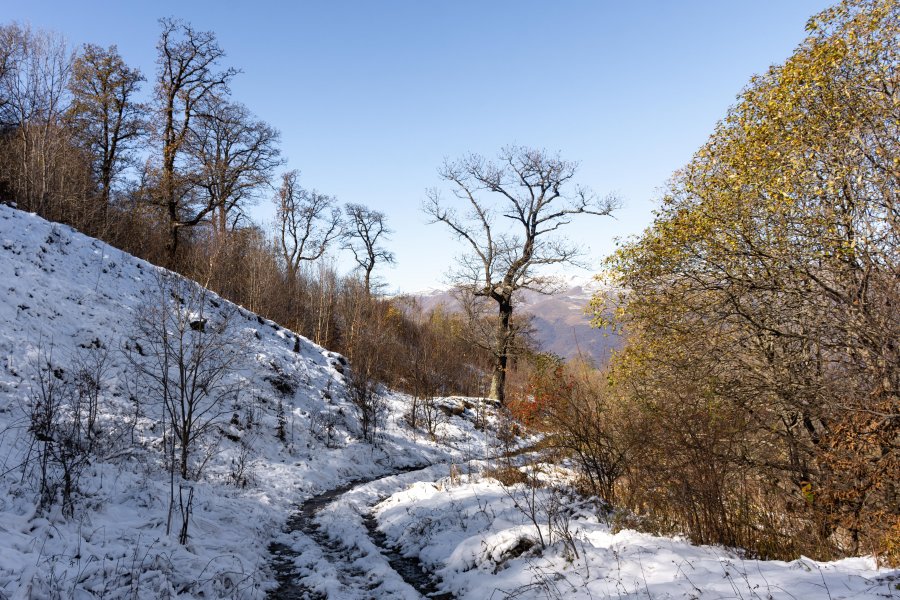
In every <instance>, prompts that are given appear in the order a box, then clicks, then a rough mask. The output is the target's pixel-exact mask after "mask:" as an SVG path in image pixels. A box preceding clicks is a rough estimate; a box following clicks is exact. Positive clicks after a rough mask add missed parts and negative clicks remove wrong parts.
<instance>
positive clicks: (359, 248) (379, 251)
mask: <svg viewBox="0 0 900 600" xmlns="http://www.w3.org/2000/svg"><path fill="white" fill-rule="evenodd" d="M344 212H345V213H346V215H347V227H346V230H345V232H344V246H343V248H344V249H345V250H349V251H350V252H351V253H352V254H353V259H354V260H355V261H356V264H357V265H358V266H359V268H360V269H362V271H363V283H364V285H365V288H366V292H367V293H368V294H369V295H371V294H372V271H373V270H375V265H376V264H378V263H388V264H392V263H393V262H394V253H393V252H390V251H389V250H387V249H385V248H384V247H383V246H382V245H381V242H382V241H383V240H385V239H388V237H389V236H390V234H391V233H392V232H391V230H390V229H388V228H387V226H386V225H385V223H384V221H385V217H384V213H382V212H379V211H377V210H373V209H371V208H369V207H367V206H363V205H362V204H347V205H346V206H345V207H344Z"/></svg>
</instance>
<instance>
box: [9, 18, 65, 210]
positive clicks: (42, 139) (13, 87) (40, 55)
mask: <svg viewBox="0 0 900 600" xmlns="http://www.w3.org/2000/svg"><path fill="white" fill-rule="evenodd" d="M3 38H4V39H3V40H2V41H3V43H4V46H6V47H5V49H4V50H3V51H2V54H3V55H4V56H3V58H4V63H5V65H4V68H5V70H6V72H5V73H4V74H3V77H2V78H0V98H3V100H2V102H0V104H2V109H3V113H2V115H0V122H2V123H3V124H4V125H5V126H6V127H8V128H9V130H10V131H11V132H12V133H13V135H12V136H11V142H12V144H11V151H10V153H9V156H8V157H7V158H6V160H7V161H8V164H6V165H4V168H3V171H4V173H3V178H4V179H6V180H7V184H8V185H9V186H10V187H11V188H12V189H13V190H14V192H15V197H16V199H17V200H18V201H19V202H20V203H21V204H22V206H23V208H25V209H27V210H33V211H35V212H40V213H42V214H45V215H49V214H51V204H52V203H53V200H54V199H55V196H54V191H55V188H54V184H55V183H57V181H56V178H57V177H58V176H59V174H60V170H61V168H60V165H61V163H62V162H64V160H65V159H66V154H67V152H66V151H67V150H68V149H69V146H68V144H67V142H68V136H67V134H66V132H65V131H64V130H63V128H62V127H61V121H62V116H63V114H64V113H65V111H66V101H67V95H66V85H67V83H68V79H69V75H70V72H71V67H72V55H71V52H70V51H69V48H68V44H67V43H66V40H65V39H64V38H63V37H62V36H60V35H59V34H56V33H52V32H47V31H32V30H31V29H30V28H28V27H21V26H18V25H11V26H7V27H6V28H4V35H3ZM72 183H73V182H71V181H70V182H69V184H70V185H71V184H72ZM70 193H71V192H70ZM52 216H54V217H57V218H58V215H52Z"/></svg>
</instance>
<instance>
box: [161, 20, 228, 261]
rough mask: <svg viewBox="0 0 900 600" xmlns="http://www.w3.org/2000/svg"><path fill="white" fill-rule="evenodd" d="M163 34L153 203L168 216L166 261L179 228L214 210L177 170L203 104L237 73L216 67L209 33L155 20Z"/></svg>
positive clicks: (217, 50) (216, 50) (217, 55)
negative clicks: (158, 157)
mask: <svg viewBox="0 0 900 600" xmlns="http://www.w3.org/2000/svg"><path fill="white" fill-rule="evenodd" d="M159 22H160V25H161V26H162V33H161V34H160V38H159V42H158V43H157V45H156V49H157V52H158V57H157V61H156V62H157V65H158V69H159V70H158V73H157V78H156V103H157V111H158V115H157V120H158V123H157V128H158V130H159V131H158V135H159V137H160V141H161V142H162V157H161V158H162V164H161V171H160V181H159V187H160V189H159V197H158V198H157V202H158V203H159V204H160V205H161V207H162V208H163V209H164V210H165V212H166V217H167V219H168V226H169V231H168V241H167V247H166V250H167V254H168V260H169V263H170V264H172V263H174V261H175V256H176V253H177V252H178V240H179V232H180V231H181V229H183V228H185V227H194V226H196V225H198V224H199V223H201V222H202V221H203V220H204V219H205V218H207V217H208V215H209V213H211V212H212V211H213V209H214V206H213V205H212V204H210V203H209V202H202V201H201V202H196V201H194V202H192V200H196V198H193V197H192V196H191V195H190V194H189V193H188V192H189V188H190V184H191V180H190V178H189V177H187V178H186V177H184V176H183V175H184V173H181V172H180V169H181V167H183V166H184V165H183V164H180V161H182V159H183V158H184V156H185V155H186V154H187V153H186V150H187V148H186V142H187V138H188V135H189V134H190V131H191V125H192V123H191V122H192V120H193V119H195V118H196V117H197V114H198V111H199V110H200V109H201V107H202V106H203V102H204V101H206V100H209V99H210V97H212V96H215V95H218V94H222V93H224V92H227V91H228V83H229V82H230V80H231V79H232V77H234V75H236V74H237V70H236V69H233V68H229V69H225V70H224V71H220V70H219V66H218V63H219V61H220V60H221V59H222V57H224V56H225V52H224V51H223V50H222V48H221V47H220V46H219V43H218V41H217V40H216V36H215V34H214V33H212V32H209V31H197V30H196V29H194V28H193V27H192V26H191V25H190V24H188V23H185V22H183V21H180V20H177V19H170V18H165V19H160V21H159Z"/></svg>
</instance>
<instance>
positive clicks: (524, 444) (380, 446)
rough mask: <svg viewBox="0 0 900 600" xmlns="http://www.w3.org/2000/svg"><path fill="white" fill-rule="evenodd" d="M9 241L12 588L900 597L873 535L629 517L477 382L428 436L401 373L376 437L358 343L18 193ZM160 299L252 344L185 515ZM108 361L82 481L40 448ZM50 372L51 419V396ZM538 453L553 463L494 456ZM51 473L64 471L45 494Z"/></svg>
mask: <svg viewBox="0 0 900 600" xmlns="http://www.w3.org/2000/svg"><path fill="white" fill-rule="evenodd" d="M0 248H2V257H3V260H2V261H0V278H2V281H3V282H4V289H3V291H2V294H3V296H2V297H3V301H2V302H0V322H2V328H0V352H2V357H3V364H2V365H0V457H2V467H0V469H2V470H0V599H3V600H6V599H7V598H10V599H12V598H15V599H17V600H19V599H32V598H33V599H44V598H76V599H78V600H84V599H91V598H123V599H124V598H130V599H134V598H137V599H147V600H150V599H157V598H184V599H188V598H206V599H209V598H234V599H238V598H240V599H248V600H250V599H262V598H265V597H269V598H331V599H335V600H342V599H347V600H354V599H359V600H363V599H371V598H394V599H404V600H418V599H420V598H422V597H424V595H426V594H437V595H435V596H434V597H441V598H467V599H472V600H485V599H488V598H528V599H535V600H537V599H543V598H560V597H567V598H571V599H572V600H575V599H579V600H580V599H582V598H584V599H587V598H609V597H615V598H629V599H635V600H636V599H638V598H655V599H662V598H679V599H680V598H685V599H687V598H704V599H705V598H722V599H724V598H747V599H750V598H759V599H762V598H792V599H796V598H804V599H805V598H821V599H823V600H824V599H826V598H827V599H829V600H837V599H838V598H845V599H851V598H852V599H864V598H865V599H875V598H895V597H900V590H897V587H896V586H897V581H898V577H900V571H896V570H894V571H891V570H879V569H877V568H876V566H875V562H874V560H873V559H872V558H871V557H861V558H851V559H846V560H843V561H835V562H817V561H813V560H810V559H807V558H799V559H798V560H794V561H791V562H779V561H757V560H750V559H748V558H746V557H743V556H742V555H741V553H739V552H737V551H734V550H731V549H725V548H720V547H714V546H695V545H692V544H690V543H689V542H688V541H686V540H685V539H683V538H680V537H660V536H652V535H648V534H641V533H637V532H634V531H630V530H622V531H619V530H617V528H616V527H615V523H616V520H617V514H616V513H615V512H612V513H609V512H606V511H605V509H602V508H601V507H600V506H599V505H598V504H597V503H596V502H595V501H593V500H590V499H584V498H580V497H578V496H576V495H574V494H573V493H572V488H571V485H570V482H571V474H572V472H571V471H570V470H569V469H568V464H567V462H566V461H565V460H562V461H560V460H559V459H558V458H554V457H552V456H549V457H548V456H545V455H542V453H541V452H540V451H538V450H535V449H534V444H535V443H536V441H537V438H534V437H527V436H522V435H520V436H518V437H517V438H516V439H515V440H513V441H511V442H510V441H507V446H506V449H507V450H511V449H512V450H516V448H518V449H517V450H516V451H515V452H512V453H510V454H512V455H513V456H507V457H506V458H503V459H500V458H498V455H499V453H500V445H499V443H498V441H497V440H496V439H495V438H494V437H493V436H492V435H490V434H489V433H486V432H489V431H494V430H497V429H499V427H498V422H497V420H496V416H495V415H493V411H492V410H490V409H489V408H488V409H487V410H485V407H486V406H488V407H489V403H487V402H483V401H481V400H478V399H464V398H444V399H439V400H438V404H437V405H436V406H437V408H438V409H439V410H438V411H437V413H436V414H438V415H442V416H440V417H439V419H440V421H441V423H440V425H439V426H438V428H437V430H436V435H435V436H429V435H427V434H426V433H424V432H422V431H413V430H411V429H410V428H409V426H408V425H407V424H406V423H405V421H404V413H405V412H406V411H408V409H409V405H410V403H409V398H408V397H405V396H403V395H401V394H397V393H394V392H391V391H389V390H384V389H380V390H379V393H378V397H379V398H380V399H381V400H382V401H383V403H384V405H383V412H382V413H381V414H382V416H383V417H384V418H383V421H382V427H381V428H380V429H379V433H378V435H377V436H376V438H375V441H374V443H368V442H363V441H360V420H359V419H358V417H357V414H356V412H355V407H354V405H353V404H352V403H351V402H350V393H349V388H348V376H349V375H350V374H351V367H350V365H347V364H346V361H345V360H344V359H343V357H341V356H339V355H336V354H334V353H331V352H328V351H327V350H325V349H323V348H321V347H319V346H316V345H315V344H313V343H311V342H310V341H308V340H306V339H304V338H302V337H299V336H297V335H295V334H294V333H292V332H290V331H287V330H285V329H283V328H282V327H280V326H279V325H277V324H276V323H273V322H271V321H267V320H265V319H262V318H261V317H258V316H257V315H255V314H253V313H251V312H249V311H247V310H245V309H243V308H241V307H238V306H235V305H233V304H231V303H229V302H227V301H225V300H223V299H221V298H219V297H217V296H216V295H214V294H212V293H210V292H207V291H205V290H203V289H202V288H200V287H199V286H198V285H197V284H195V283H193V282H189V281H186V280H183V279H181V278H180V277H178V276H176V275H174V274H171V273H168V272H166V271H164V270H162V269H159V268H157V267H154V266H152V265H150V264H148V263H146V262H143V261H140V260H138V259H135V258H134V257H132V256H129V255H127V254H124V253H122V252H120V251H118V250H116V249H114V248H111V247H110V246H108V245H106V244H103V243H101V242H99V241H97V240H94V239H91V238H88V237H86V236H84V235H81V234H80V233H78V232H76V231H74V230H72V229H70V228H68V227H65V226H61V225H57V224H52V223H49V222H47V221H44V220H42V219H40V218H38V217H36V216H34V215H31V214H27V213H23V212H20V211H17V210H15V209H12V208H9V207H7V206H0ZM160 306H162V307H169V311H170V312H171V313H173V314H175V315H180V316H183V317H184V318H185V320H184V321H183V323H185V324H187V325H188V327H186V328H185V329H186V331H185V332H184V334H185V338H184V339H187V340H206V339H217V338H216V336H220V335H226V332H227V335H228V337H227V338H223V339H226V340H227V344H224V345H223V346H221V347H216V346H213V348H214V349H216V350H217V351H219V352H221V356H227V357H229V362H228V363H227V365H225V364H224V363H223V366H227V368H223V369H221V378H220V379H210V380H209V381H208V384H207V385H205V387H204V388H203V390H201V392H198V393H200V395H201V396H202V397H203V398H206V399H209V398H211V397H214V396H215V393H216V392H215V391H214V390H223V394H224V395H223V396H221V397H220V398H221V401H222V403H223V405H222V406H220V407H218V408H217V409H216V411H212V412H211V413H209V414H212V413H216V412H220V413H222V414H221V415H219V416H217V417H216V418H214V419H212V420H211V421H210V422H209V427H208V431H206V434H205V435H203V436H201V437H199V438H198V441H197V444H196V446H195V447H194V450H195V455H194V458H193V459H192V462H191V463H190V464H191V465H192V466H191V468H192V471H194V472H197V471H200V468H201V467H202V475H200V476H192V477H191V478H190V479H189V480H188V481H186V482H183V483H182V484H180V485H178V486H176V487H175V488H174V492H175V494H176V498H178V499H180V502H177V506H176V510H175V512H174V517H173V525H174V527H173V531H172V532H171V533H170V534H167V533H166V528H167V520H168V515H167V512H168V500H169V494H170V482H171V481H172V480H171V479H170V473H169V472H168V471H167V462H166V461H167V459H166V452H164V450H167V446H166V445H165V441H166V439H169V438H166V437H165V435H166V434H165V431H166V424H165V423H164V422H163V420H162V418H161V405H160V402H159V400H158V399H157V398H156V393H157V388H156V387H155V386H154V383H153V380H152V377H148V372H150V375H152V367H153V365H154V360H155V359H156V358H158V354H157V353H156V352H155V350H154V348H155V346H154V345H153V336H152V335H151V334H152V330H151V331H150V332H149V334H148V329H147V324H148V323H153V322H154V321H153V317H154V316H155V315H157V314H158V313H157V312H156V311H158V310H159V307H160ZM170 316H171V315H170ZM138 367H141V368H142V369H143V371H141V369H140V368H138ZM85 374H88V375H90V374H93V375H96V379H97V380H98V385H97V386H96V388H95V389H94V391H95V392H96V398H97V405H96V408H97V410H96V413H97V414H96V415H95V419H94V420H93V421H92V422H91V424H90V427H89V432H90V433H89V434H88V433H85V432H84V431H82V432H80V435H83V436H87V437H89V438H90V439H91V440H92V446H91V450H90V453H89V455H88V460H87V461H85V462H84V463H82V464H81V465H80V468H79V469H75V471H76V472H78V473H79V477H78V479H77V485H76V486H75V488H76V489H75V490H74V492H73V494H72V502H71V503H70V504H66V502H65V501H64V494H63V492H62V487H61V485H62V481H61V480H60V479H59V475H60V472H59V468H57V467H55V466H53V464H54V463H53V460H55V458H54V457H50V458H51V459H52V460H50V465H51V466H50V467H49V468H48V469H47V470H46V472H45V473H44V476H43V477H42V475H41V472H42V470H41V464H42V463H41V461H40V460H38V457H39V456H41V454H40V452H41V450H42V449H46V448H47V447H48V445H50V446H52V443H54V436H56V435H57V434H58V432H59V431H65V430H66V428H67V427H68V424H71V423H72V422H80V421H79V419H81V418H83V417H82V416H80V415H82V413H81V412H79V410H81V409H77V406H76V403H75V402H74V400H75V399H76V398H81V397H82V396H83V395H84V394H82V391H83V390H84V389H85V387H84V381H85V377H84V376H85ZM90 391H91V389H88V392H90ZM50 392H52V393H50ZM204 394H205V395H204ZM87 395H88V396H89V395H90V394H89V393H88V394H87ZM50 396H53V397H54V398H56V404H55V406H57V409H58V410H57V412H56V413H55V414H54V416H53V419H52V425H53V427H54V429H53V431H52V432H51V433H47V432H46V430H45V429H42V428H41V423H42V421H41V418H40V417H41V415H42V414H43V413H42V412H41V410H36V409H39V408H41V407H42V406H46V401H47V399H48V398H49V397H50ZM201 406H202V405H201ZM82 409H84V407H82ZM84 410H87V412H90V410H89V409H84ZM476 425H477V427H476ZM433 438H436V439H437V441H434V439H433ZM79 439H81V438H79ZM528 462H531V464H532V466H526V464H527V463H528ZM516 468H518V469H521V470H523V471H525V472H526V474H528V476H530V477H531V478H532V481H537V482H539V485H538V486H536V488H531V487H526V486H524V485H523V484H521V483H518V484H510V485H503V484H501V483H500V482H499V481H498V480H497V479H495V478H494V477H498V478H500V479H504V476H503V473H504V472H506V473H507V476H508V473H509V472H510V471H512V470H515V469H516ZM42 479H43V480H45V483H47V481H48V480H49V482H50V483H51V484H55V486H54V485H51V486H50V487H51V488H52V490H53V494H51V496H50V497H49V498H44V499H43V500H44V502H43V507H41V504H42V496H41V489H42V487H43V486H42V485H41V481H42ZM185 506H190V508H185ZM529 506H530V508H529ZM529 511H530V512H529ZM185 513H187V514H188V515H189V527H188V530H187V532H186V536H185V537H186V540H185V543H184V544H181V543H179V539H178V538H179V530H180V528H181V525H182V522H183V515H184V514H185ZM422 566H424V568H425V569H426V571H427V572H429V573H435V574H436V579H434V580H432V578H431V577H430V576H429V575H427V574H424V573H423V572H422V570H421V568H420V567H422Z"/></svg>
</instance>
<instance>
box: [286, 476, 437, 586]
mask: <svg viewBox="0 0 900 600" xmlns="http://www.w3.org/2000/svg"><path fill="white" fill-rule="evenodd" d="M428 466H430V465H426V466H419V467H410V468H406V469H398V470H396V471H394V472H392V473H389V474H387V475H383V476H380V477H375V478H370V479H359V480H355V481H352V482H350V483H348V484H346V485H343V486H340V487H337V488H334V489H331V490H328V491H326V492H323V493H321V494H318V495H317V496H313V497H312V498H310V499H309V500H307V501H305V502H304V503H303V504H301V505H300V506H299V507H298V509H297V510H296V511H295V512H294V513H293V514H292V515H291V516H290V517H289V518H288V520H287V522H286V523H285V527H284V531H285V532H286V533H295V532H299V533H302V534H303V535H305V536H307V537H308V538H309V539H311V540H312V541H313V542H314V543H315V545H316V547H317V548H318V550H319V551H320V552H321V555H322V556H321V557H322V559H324V560H325V561H327V563H328V566H329V571H330V573H329V575H330V576H331V577H333V578H336V579H337V580H338V581H339V582H340V584H341V585H342V586H343V587H344V588H346V589H348V590H352V591H353V594H354V595H355V596H358V597H360V598H377V597H378V594H377V593H376V592H375V591H374V590H375V589H376V588H378V586H379V585H380V584H381V581H378V580H374V581H373V579H372V576H371V574H370V573H366V572H365V571H364V570H363V569H361V568H359V567H357V566H355V565H354V562H356V559H357V558H359V550H358V548H355V547H347V546H346V545H344V543H342V541H341V540H337V539H335V538H332V537H331V536H330V535H329V534H328V532H327V531H325V530H324V529H323V528H322V527H321V526H320V525H319V524H318V523H317V522H316V517H317V515H318V514H319V512H321V511H322V510H323V509H324V508H325V507H326V506H328V505H330V504H332V503H333V502H335V501H337V500H339V499H340V498H341V497H342V496H344V495H345V494H347V493H349V492H351V491H353V490H354V489H356V488H358V487H361V486H364V485H367V484H370V483H374V482H377V481H380V480H382V479H388V478H390V477H394V476H396V475H400V474H403V473H410V472H414V471H420V470H423V469H426V468H428ZM366 508H367V509H370V508H371V507H366ZM363 523H364V526H365V529H366V534H367V535H368V537H369V539H371V541H372V542H373V543H374V544H375V546H376V547H377V548H378V550H379V551H380V553H381V554H382V556H383V557H384V558H385V559H386V560H387V562H388V563H389V564H390V567H391V568H392V569H393V570H394V571H396V573H397V574H398V575H399V576H400V577H401V578H402V579H403V581H405V582H406V583H407V584H409V585H410V586H412V587H413V588H414V589H415V590H416V591H418V592H419V594H421V595H422V596H424V597H426V598H435V599H437V600H452V598H454V596H453V595H452V594H449V593H439V592H438V591H437V582H436V581H435V580H434V578H433V576H432V575H430V574H429V573H427V572H426V571H425V570H424V569H423V567H422V564H421V563H420V562H419V560H418V559H417V558H416V557H406V556H402V555H401V554H400V553H399V552H397V551H396V550H394V549H393V548H391V547H389V546H388V543H387V539H386V538H385V536H384V534H383V533H381V532H380V531H378V529H377V522H376V520H375V518H374V516H373V515H372V513H371V511H370V510H368V511H367V512H366V513H365V514H364V515H363ZM269 553H270V555H271V559H270V565H271V568H272V570H273V572H274V574H275V580H276V581H277V582H278V587H276V588H275V589H273V590H271V591H270V592H269V594H268V598H269V599H270V600H276V599H277V600H327V599H328V595H327V594H325V593H322V592H320V591H318V590H317V589H316V588H315V587H314V586H313V585H312V584H311V583H310V582H309V581H307V579H308V577H309V576H310V573H309V572H308V569H307V570H304V569H302V568H298V567H297V563H298V560H297V559H298V558H299V557H300V556H301V552H298V551H297V550H296V549H295V548H293V547H291V546H290V545H287V544H284V543H281V542H273V543H272V544H270V545H269ZM332 600H337V599H336V598H334V599H332Z"/></svg>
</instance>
